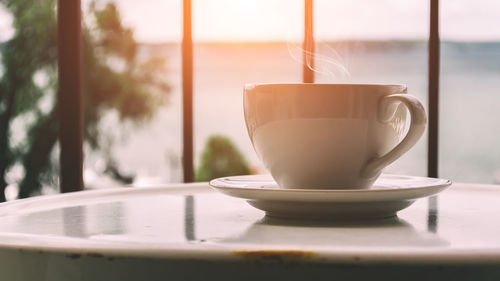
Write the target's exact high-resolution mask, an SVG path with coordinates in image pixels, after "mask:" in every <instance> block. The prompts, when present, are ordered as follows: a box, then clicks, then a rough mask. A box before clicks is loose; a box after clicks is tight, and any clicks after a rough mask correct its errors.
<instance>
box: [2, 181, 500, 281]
mask: <svg viewBox="0 0 500 281" xmlns="http://www.w3.org/2000/svg"><path fill="white" fill-rule="evenodd" d="M499 215H500V186H494V185H476V184H453V185H452V186H451V187H450V188H449V189H448V190H446V191H444V192H443V193H442V194H440V195H439V196H438V197H437V198H436V197H435V198H434V199H420V200H418V201H417V202H416V203H415V204H414V205H412V206H410V207H409V208H408V209H405V210H403V211H401V212H399V214H398V217H397V218H392V219H384V220H376V221H373V220H370V221H344V222H342V221H330V222H325V221H292V220H279V219H273V218H268V217H265V216H264V213H263V212H262V211H259V210H257V209H254V208H253V207H251V206H249V205H248V204H247V203H246V202H245V201H244V200H241V199H236V198H231V197H228V196H225V195H223V194H219V193H217V192H215V191H213V190H212V189H211V188H210V187H209V186H208V185H207V184H206V183H199V184H177V185H168V186H163V187H151V188H113V189H105V190H92V191H83V192H76V193H71V194H61V195H54V196H43V197H38V198H31V199H25V200H18V201H14V202H9V203H4V204H1V205H0V280H9V281H16V280H23V281H31V280H50V281H58V280H64V281H68V280H106V281H109V280H216V279H217V280H277V279H279V280H500V222H499V220H498V217H497V216H499Z"/></svg>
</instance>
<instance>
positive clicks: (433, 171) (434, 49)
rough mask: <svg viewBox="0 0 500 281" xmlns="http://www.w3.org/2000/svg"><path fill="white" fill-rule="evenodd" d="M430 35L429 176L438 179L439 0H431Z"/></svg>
mask: <svg viewBox="0 0 500 281" xmlns="http://www.w3.org/2000/svg"><path fill="white" fill-rule="evenodd" d="M430 10H431V11H430V34H429V146H428V152H427V175H428V176H429V177H438V133H439V131H438V125H439V44H440V40H439V0H430Z"/></svg>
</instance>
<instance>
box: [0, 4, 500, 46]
mask: <svg viewBox="0 0 500 281" xmlns="http://www.w3.org/2000/svg"><path fill="white" fill-rule="evenodd" d="M89 1H90V0H82V3H83V6H84V7H85V6H86V5H87V4H88V3H89ZM98 1H99V2H102V3H104V2H106V1H109V0H98ZM192 1H193V4H192V5H193V38H194V40H195V41H283V40H285V41H286V40H288V41H297V40H301V38H302V36H303V9H304V7H303V6H304V3H303V0H192ZM115 2H116V3H117V4H118V7H119V9H120V11H121V12H122V16H123V19H124V22H125V23H126V24H127V25H128V26H130V27H132V28H133V29H134V31H135V35H136V38H137V39H138V40H139V41H141V42H165V41H180V40H181V37H182V24H181V23H182V1H181V0H115ZM428 2H429V1H428V0H314V18H315V21H314V33H315V37H316V38H317V39H319V40H325V41H327V40H338V39H376V40H387V39H425V38H427V36H428V29H429V24H428V22H429V3H428ZM440 10H441V11H440V12H441V14H440V32H441V37H442V38H443V39H445V40H464V41H476V40H479V41H486V40H500V1H497V0H441V2H440ZM11 22H12V19H11V18H10V17H9V15H8V14H6V13H5V11H4V10H3V9H2V8H1V7H0V40H5V38H8V37H9V36H10V34H11V33H12V30H11V28H10V27H9V26H10V23H11Z"/></svg>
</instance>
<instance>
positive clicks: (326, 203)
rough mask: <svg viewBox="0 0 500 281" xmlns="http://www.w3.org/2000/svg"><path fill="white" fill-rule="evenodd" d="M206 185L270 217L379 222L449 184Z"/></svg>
mask: <svg viewBox="0 0 500 281" xmlns="http://www.w3.org/2000/svg"><path fill="white" fill-rule="evenodd" d="M210 185H211V186H212V187H214V188H215V189H217V190H218V191H220V192H222V193H224V194H227V195H229V196H233V197H238V198H243V199H247V202H248V203H249V204H250V205H252V206H254V207H255V208H257V209H260V210H263V211H265V212H266V215H268V216H271V217H285V218H335V219H343V218H345V219H348V218H382V217H391V216H395V215H396V212H398V211H400V210H402V209H404V208H406V207H408V206H410V205H411V204H412V203H413V202H414V201H415V200H416V199H418V198H422V197H428V196H431V195H434V194H437V193H439V192H441V191H443V190H444V189H446V188H447V187H448V186H450V185H451V181H450V180H446V179H436V178H425V177H414V176H403V175H389V174H382V175H381V176H380V177H379V178H378V179H377V181H376V182H375V184H374V185H373V186H372V187H371V188H370V189H356V190H330V189H281V188H279V187H278V185H277V184H276V182H275V181H274V180H273V178H272V177H271V176H270V175H252V176H235V177H225V178H218V179H214V180H212V181H210Z"/></svg>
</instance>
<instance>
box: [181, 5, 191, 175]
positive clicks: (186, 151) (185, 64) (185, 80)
mask: <svg viewBox="0 0 500 281" xmlns="http://www.w3.org/2000/svg"><path fill="white" fill-rule="evenodd" d="M182 106H183V107H182V108H183V111H182V124H183V134H182V136H183V142H182V143H183V151H182V167H183V172H184V182H193V180H194V171H193V170H194V168H193V38H192V27H191V0H183V37H182Z"/></svg>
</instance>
